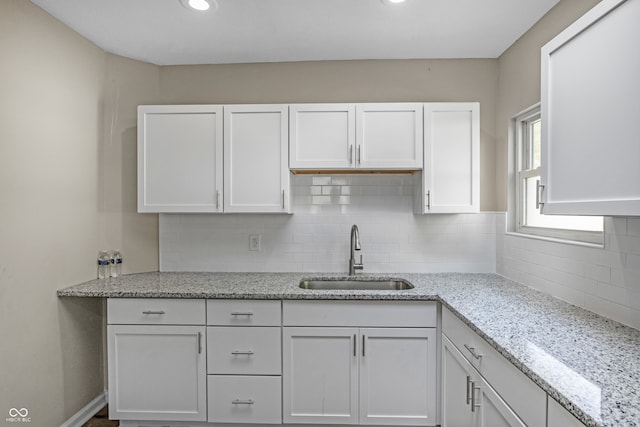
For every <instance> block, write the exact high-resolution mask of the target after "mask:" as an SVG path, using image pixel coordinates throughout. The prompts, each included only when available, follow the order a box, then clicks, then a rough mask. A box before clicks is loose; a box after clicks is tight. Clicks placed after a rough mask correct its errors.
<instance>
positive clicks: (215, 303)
mask: <svg viewBox="0 0 640 427" xmlns="http://www.w3.org/2000/svg"><path fill="white" fill-rule="evenodd" d="M281 312H282V309H281V303H280V301H263V300H208V301H207V325H215V326H280V323H281V319H282V316H281Z"/></svg>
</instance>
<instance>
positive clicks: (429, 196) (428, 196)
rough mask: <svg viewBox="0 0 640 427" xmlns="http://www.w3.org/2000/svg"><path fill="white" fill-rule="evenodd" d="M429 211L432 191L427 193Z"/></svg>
mask: <svg viewBox="0 0 640 427" xmlns="http://www.w3.org/2000/svg"><path fill="white" fill-rule="evenodd" d="M427 210H428V211H430V210H431V190H429V191H427Z"/></svg>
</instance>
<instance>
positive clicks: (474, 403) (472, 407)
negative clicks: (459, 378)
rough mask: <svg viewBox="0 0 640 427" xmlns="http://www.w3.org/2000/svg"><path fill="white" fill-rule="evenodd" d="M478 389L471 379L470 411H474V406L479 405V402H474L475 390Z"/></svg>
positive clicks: (477, 406)
mask: <svg viewBox="0 0 640 427" xmlns="http://www.w3.org/2000/svg"><path fill="white" fill-rule="evenodd" d="M477 390H480V387H476V383H475V382H474V381H471V412H475V411H476V408H479V407H480V404H479V403H476V391H477Z"/></svg>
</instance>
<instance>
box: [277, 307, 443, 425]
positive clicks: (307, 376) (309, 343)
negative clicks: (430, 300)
mask: <svg viewBox="0 0 640 427" xmlns="http://www.w3.org/2000/svg"><path fill="white" fill-rule="evenodd" d="M405 304H406V303H405ZM403 308H407V310H406V311H403ZM372 310H375V311H372ZM283 312H284V325H285V327H284V329H283V356H282V359H283V360H282V363H283V373H282V376H283V391H282V392H283V421H284V422H285V423H295V424H363V425H421V426H433V425H436V416H435V415H436V386H437V379H436V353H437V348H436V329H435V326H436V317H435V304H434V305H433V306H432V305H431V304H422V306H421V307H420V306H419V305H415V304H413V303H409V304H407V305H406V306H403V303H398V305H397V306H396V307H394V306H393V305H392V304H378V305H377V304H376V302H364V301H357V302H337V301H332V302H316V301H314V302H308V301H307V302H305V301H285V303H284V309H283ZM432 312H433V314H434V316H433V317H432V319H433V320H431V316H430V313H432ZM323 313H324V315H323ZM329 313H330V314H331V315H330V316H327V315H328V314H329ZM407 313H409V315H408V314H407ZM414 314H415V315H414ZM372 316H373V317H372ZM340 318H342V319H343V320H342V321H343V322H344V323H345V326H346V327H335V326H332V327H322V326H312V325H313V324H322V323H325V325H326V324H327V323H333V322H334V320H335V319H340ZM381 319H384V320H385V321H386V322H388V324H389V325H390V326H393V327H388V328H381V327H376V328H366V327H357V326H353V325H362V326H367V323H369V324H371V323H379V322H380V320H381ZM423 319H426V320H424V321H423ZM394 323H395V324H394ZM416 323H422V325H420V326H424V327H402V326H403V325H407V324H411V325H412V326H415V324H416ZM296 324H298V325H302V326H288V325H296Z"/></svg>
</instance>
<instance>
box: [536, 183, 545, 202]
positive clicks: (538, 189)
mask: <svg viewBox="0 0 640 427" xmlns="http://www.w3.org/2000/svg"><path fill="white" fill-rule="evenodd" d="M542 191H544V185H540V180H539V179H538V180H536V209H538V210H539V209H540V205H542V204H543V203H542Z"/></svg>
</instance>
